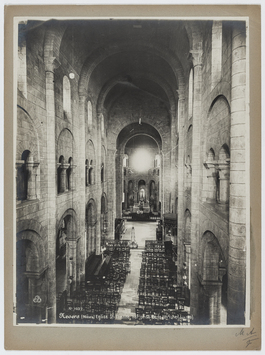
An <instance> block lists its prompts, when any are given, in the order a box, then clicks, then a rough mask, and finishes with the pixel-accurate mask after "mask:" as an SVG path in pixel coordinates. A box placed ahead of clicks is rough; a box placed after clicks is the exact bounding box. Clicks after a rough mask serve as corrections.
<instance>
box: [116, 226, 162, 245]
mask: <svg viewBox="0 0 265 355" xmlns="http://www.w3.org/2000/svg"><path fill="white" fill-rule="evenodd" d="M132 227H134V229H135V241H136V243H137V244H138V249H139V248H140V249H144V247H145V241H146V240H155V239H156V227H157V223H156V222H131V221H126V222H125V233H124V234H123V236H122V239H129V240H131V232H132Z"/></svg>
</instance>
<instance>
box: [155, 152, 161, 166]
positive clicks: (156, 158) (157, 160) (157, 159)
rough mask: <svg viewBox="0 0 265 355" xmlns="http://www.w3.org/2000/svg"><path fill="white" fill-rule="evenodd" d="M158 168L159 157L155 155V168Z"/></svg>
mask: <svg viewBox="0 0 265 355" xmlns="http://www.w3.org/2000/svg"><path fill="white" fill-rule="evenodd" d="M159 167H160V155H159V154H157V155H156V156H155V168H159Z"/></svg>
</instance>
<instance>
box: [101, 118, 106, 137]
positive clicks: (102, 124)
mask: <svg viewBox="0 0 265 355" xmlns="http://www.w3.org/2000/svg"><path fill="white" fill-rule="evenodd" d="M104 131H105V126H104V115H103V113H102V114H101V134H102V136H104Z"/></svg>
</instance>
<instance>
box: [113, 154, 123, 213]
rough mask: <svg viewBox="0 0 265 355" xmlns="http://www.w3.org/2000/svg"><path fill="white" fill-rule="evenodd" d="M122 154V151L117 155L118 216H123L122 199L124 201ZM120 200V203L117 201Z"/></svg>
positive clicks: (116, 196)
mask: <svg viewBox="0 0 265 355" xmlns="http://www.w3.org/2000/svg"><path fill="white" fill-rule="evenodd" d="M122 179H123V174H122V156H121V154H120V153H117V155H116V195H115V197H114V198H115V199H116V218H121V216H122V208H121V201H122ZM117 202H118V203H117Z"/></svg>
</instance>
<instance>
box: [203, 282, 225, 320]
mask: <svg viewBox="0 0 265 355" xmlns="http://www.w3.org/2000/svg"><path fill="white" fill-rule="evenodd" d="M206 284H207V286H205V290H206V293H207V295H208V297H209V324H210V325H214V324H215V325H217V324H220V322H221V298H222V283H221V282H218V281H216V282H214V281H208V282H207V281H206Z"/></svg>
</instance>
